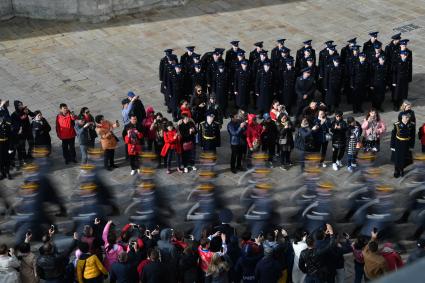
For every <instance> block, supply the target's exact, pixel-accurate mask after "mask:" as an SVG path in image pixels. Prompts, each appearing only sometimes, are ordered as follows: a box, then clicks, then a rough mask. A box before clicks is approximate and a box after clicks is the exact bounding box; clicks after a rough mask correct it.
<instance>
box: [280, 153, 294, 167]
mask: <svg viewBox="0 0 425 283" xmlns="http://www.w3.org/2000/svg"><path fill="white" fill-rule="evenodd" d="M290 163H291V152H290V151H283V150H282V151H281V152H280V164H281V165H289V164H290Z"/></svg>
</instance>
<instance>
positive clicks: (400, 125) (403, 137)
mask: <svg viewBox="0 0 425 283" xmlns="http://www.w3.org/2000/svg"><path fill="white" fill-rule="evenodd" d="M414 147H415V123H413V122H411V121H410V114H409V113H406V112H403V113H402V114H401V121H399V122H396V123H394V128H393V130H392V132H391V161H393V162H394V177H395V178H399V177H400V176H401V177H403V176H404V168H406V167H407V166H408V165H410V164H411V163H412V151H413V149H414Z"/></svg>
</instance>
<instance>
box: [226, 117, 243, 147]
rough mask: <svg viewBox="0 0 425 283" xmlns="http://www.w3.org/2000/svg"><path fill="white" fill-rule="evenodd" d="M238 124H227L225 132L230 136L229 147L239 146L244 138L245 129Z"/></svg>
mask: <svg viewBox="0 0 425 283" xmlns="http://www.w3.org/2000/svg"><path fill="white" fill-rule="evenodd" d="M240 124H241V123H240V122H233V121H230V122H229V124H227V131H228V133H229V136H230V145H241V144H242V139H243V138H244V133H245V127H243V128H241V127H240Z"/></svg>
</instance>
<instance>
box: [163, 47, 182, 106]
mask: <svg viewBox="0 0 425 283" xmlns="http://www.w3.org/2000/svg"><path fill="white" fill-rule="evenodd" d="M167 50H172V49H167ZM166 58H167V60H166V61H164V63H161V64H162V65H161V64H160V66H159V67H160V68H159V72H160V73H159V80H160V81H161V92H162V94H164V105H165V106H167V107H168V113H171V109H170V107H169V106H168V104H169V100H170V97H169V91H168V89H167V87H168V81H169V78H170V76H171V74H172V73H173V72H174V65H175V64H176V63H177V61H178V59H177V56H176V55H174V54H171V53H170V54H167V56H166Z"/></svg>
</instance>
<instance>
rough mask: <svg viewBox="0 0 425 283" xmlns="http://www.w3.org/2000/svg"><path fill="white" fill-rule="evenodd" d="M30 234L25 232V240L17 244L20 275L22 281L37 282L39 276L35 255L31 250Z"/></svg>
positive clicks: (24, 282) (27, 282)
mask: <svg viewBox="0 0 425 283" xmlns="http://www.w3.org/2000/svg"><path fill="white" fill-rule="evenodd" d="M31 238H32V235H31V234H29V233H27V234H26V235H25V241H24V242H23V243H22V244H20V245H19V247H18V251H19V259H20V261H21V267H20V275H21V281H22V283H38V282H39V281H40V278H38V276H37V272H36V261H37V257H36V256H35V254H33V253H32V252H31V245H30V241H31Z"/></svg>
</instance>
